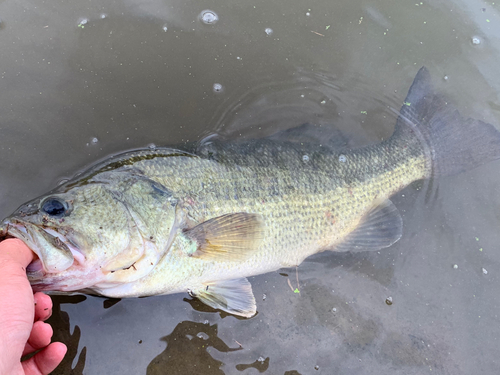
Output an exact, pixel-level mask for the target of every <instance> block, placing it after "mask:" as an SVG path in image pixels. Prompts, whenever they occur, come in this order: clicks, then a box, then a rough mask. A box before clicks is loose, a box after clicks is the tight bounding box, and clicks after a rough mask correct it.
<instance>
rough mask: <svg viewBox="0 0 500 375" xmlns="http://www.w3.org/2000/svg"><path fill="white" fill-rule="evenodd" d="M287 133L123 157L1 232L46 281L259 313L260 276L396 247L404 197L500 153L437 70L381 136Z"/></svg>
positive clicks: (416, 86) (35, 276) (25, 211)
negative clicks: (337, 141)
mask: <svg viewBox="0 0 500 375" xmlns="http://www.w3.org/2000/svg"><path fill="white" fill-rule="evenodd" d="M298 129H299V130H301V131H304V130H307V129H306V126H305V125H302V126H301V127H299V128H298ZM283 134H285V135H288V136H290V138H293V139H295V141H294V142H291V141H289V140H287V139H280V138H279V137H276V136H275V137H271V138H269V139H257V140H246V141H239V142H234V141H227V140H222V139H217V138H214V137H211V138H210V139H208V140H207V141H204V142H201V144H199V145H197V146H189V147H186V150H185V151H183V150H177V149H171V148H157V149H153V150H152V149H146V150H139V151H132V152H127V153H124V154H121V155H118V156H114V157H112V158H109V159H107V160H105V161H103V162H101V163H98V164H97V165H95V166H94V167H92V168H90V169H89V170H87V171H85V172H83V173H81V174H79V175H77V176H75V178H73V179H72V180H70V181H68V182H66V183H65V184H62V185H60V186H58V187H57V188H56V189H54V190H53V191H51V192H49V193H47V194H45V195H43V196H42V197H39V198H36V199H34V200H31V201H30V202H27V203H26V204H24V205H22V206H21V207H20V208H19V209H18V210H17V211H16V212H14V213H13V214H12V215H11V216H10V217H8V218H6V219H5V220H4V221H3V223H2V226H1V227H0V236H1V237H7V236H12V237H17V238H19V239H21V240H23V241H24V242H25V243H26V244H27V245H28V246H29V247H30V248H31V249H32V250H33V251H34V252H35V253H36V257H35V261H34V262H33V263H32V264H30V266H28V268H27V273H28V278H29V279H30V282H31V284H32V286H33V289H34V290H45V291H47V290H48V291H51V290H57V291H66V292H72V291H83V292H86V293H92V294H99V295H103V296H109V297H137V296H147V295H156V294H169V293H177V292H188V293H189V294H190V295H192V296H195V297H197V298H199V299H200V300H201V301H203V302H204V303H206V304H207V305H209V306H211V307H213V308H218V309H222V310H224V311H227V312H229V313H233V314H237V315H241V316H245V317H250V316H252V315H254V314H255V312H256V302H255V298H254V296H253V293H252V288H251V285H250V283H249V282H248V280H247V279H246V278H247V277H249V276H253V275H258V274H262V273H265V272H270V271H274V270H277V269H279V268H281V267H291V266H298V265H299V264H300V263H301V262H302V261H303V260H304V259H305V258H307V257H308V256H310V255H312V254H315V253H318V252H321V251H325V250H330V251H370V250H371V251H373V250H380V249H382V248H385V247H388V246H391V245H392V244H393V243H395V242H396V241H398V240H399V238H400V237H401V235H402V219H401V216H400V214H399V212H398V210H397V208H396V207H395V206H394V205H393V204H392V203H391V202H390V200H389V198H390V197H391V196H392V195H394V194H395V193H396V192H398V191H400V190H401V189H403V188H404V187H405V186H407V185H408V184H410V183H412V182H413V181H416V180H420V179H423V178H435V177H439V176H443V175H452V174H456V173H461V172H465V171H467V170H469V169H472V168H474V167H477V166H478V165H481V164H484V163H486V162H489V161H493V160H496V159H498V158H500V133H499V132H498V131H497V129H496V128H495V127H494V126H493V125H490V124H486V123H484V122H481V121H478V120H473V119H463V118H462V117H460V115H459V114H458V111H456V109H455V108H453V107H452V106H451V105H449V104H448V102H447V101H446V100H445V99H444V98H443V97H442V96H440V95H437V94H434V93H433V90H432V85H431V83H430V75H429V73H428V71H427V70H426V69H425V68H422V69H421V70H420V71H419V72H418V74H417V76H416V77H415V80H414V82H413V84H412V86H411V88H410V90H409V93H408V95H407V97H406V99H405V102H404V105H403V106H402V108H401V110H400V115H399V117H398V119H397V122H396V126H395V130H394V134H393V135H392V136H391V137H390V138H389V139H387V140H385V141H383V142H381V143H380V144H377V145H369V146H366V147H362V148H358V149H353V150H349V149H335V148H329V147H326V146H321V145H319V144H315V143H313V142H310V141H309V142H300V141H298V139H300V137H297V134H296V132H294V131H287V132H284V133H283ZM318 143H321V141H319V142H318ZM72 258H73V261H71V260H72Z"/></svg>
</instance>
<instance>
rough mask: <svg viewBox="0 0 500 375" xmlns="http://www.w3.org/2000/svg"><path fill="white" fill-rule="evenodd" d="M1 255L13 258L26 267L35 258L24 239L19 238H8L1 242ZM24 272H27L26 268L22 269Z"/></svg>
mask: <svg viewBox="0 0 500 375" xmlns="http://www.w3.org/2000/svg"><path fill="white" fill-rule="evenodd" d="M0 256H1V257H3V258H4V259H5V258H9V259H12V260H14V261H16V262H17V263H20V264H21V266H22V267H24V268H26V267H27V266H28V264H30V263H31V261H32V260H33V251H31V250H30V248H29V247H28V246H26V245H25V244H24V242H23V241H21V240H18V239H17V238H7V239H6V240H3V241H2V242H0ZM22 274H26V270H25V269H24V270H22Z"/></svg>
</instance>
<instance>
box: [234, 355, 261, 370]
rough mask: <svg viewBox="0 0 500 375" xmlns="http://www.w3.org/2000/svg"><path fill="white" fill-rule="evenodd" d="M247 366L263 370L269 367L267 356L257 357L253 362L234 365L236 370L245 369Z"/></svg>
mask: <svg viewBox="0 0 500 375" xmlns="http://www.w3.org/2000/svg"><path fill="white" fill-rule="evenodd" d="M249 368H254V369H256V370H257V371H258V372H265V371H266V370H267V369H268V368H269V357H267V358H266V359H264V358H262V357H261V358H259V359H257V360H256V361H255V362H253V363H249V364H248V365H245V364H240V365H236V370H239V371H245V370H246V369H249Z"/></svg>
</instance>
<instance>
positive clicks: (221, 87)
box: [213, 83, 224, 93]
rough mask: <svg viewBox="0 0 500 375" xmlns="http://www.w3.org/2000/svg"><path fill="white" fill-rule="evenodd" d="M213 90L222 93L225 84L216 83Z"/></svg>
mask: <svg viewBox="0 0 500 375" xmlns="http://www.w3.org/2000/svg"><path fill="white" fill-rule="evenodd" d="M213 90H214V92H216V93H220V92H222V91H224V86H222V85H221V84H220V83H214V86H213Z"/></svg>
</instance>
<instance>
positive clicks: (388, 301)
mask: <svg viewBox="0 0 500 375" xmlns="http://www.w3.org/2000/svg"><path fill="white" fill-rule="evenodd" d="M385 303H386V304H388V305H389V306H391V305H392V297H387V298H386V299H385Z"/></svg>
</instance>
